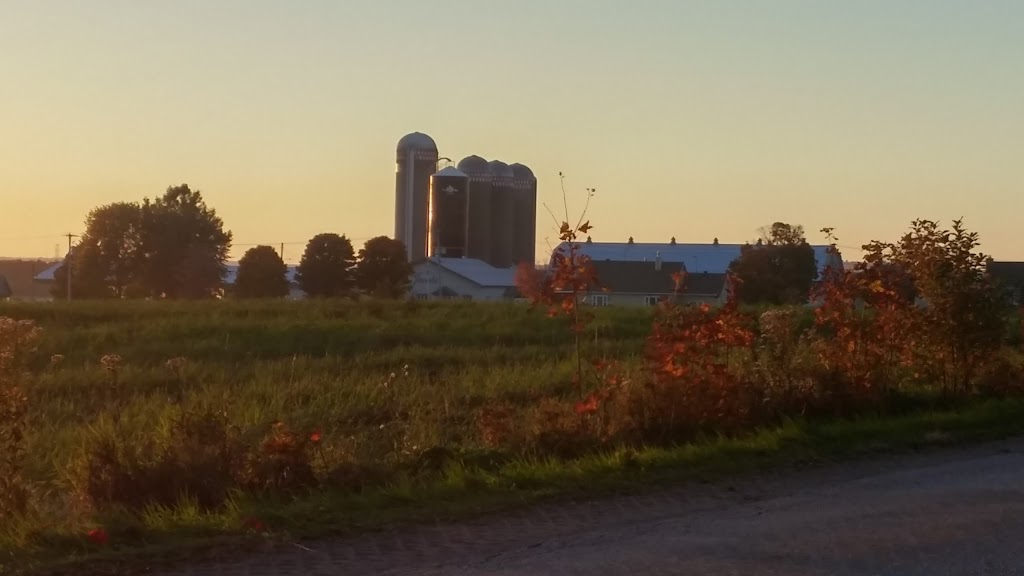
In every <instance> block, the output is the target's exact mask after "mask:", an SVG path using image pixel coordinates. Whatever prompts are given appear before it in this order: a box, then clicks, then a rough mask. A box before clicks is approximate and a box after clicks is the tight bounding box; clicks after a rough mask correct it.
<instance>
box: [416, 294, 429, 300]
mask: <svg viewBox="0 0 1024 576" xmlns="http://www.w3.org/2000/svg"><path fill="white" fill-rule="evenodd" d="M416 299H417V300H426V299H427V295H426V294H417V295H416Z"/></svg>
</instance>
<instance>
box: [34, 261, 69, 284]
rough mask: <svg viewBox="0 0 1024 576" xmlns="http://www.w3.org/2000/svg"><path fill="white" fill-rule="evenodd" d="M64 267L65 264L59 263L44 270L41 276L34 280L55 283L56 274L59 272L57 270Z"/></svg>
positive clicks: (35, 277) (37, 275) (36, 276)
mask: <svg viewBox="0 0 1024 576" xmlns="http://www.w3.org/2000/svg"><path fill="white" fill-rule="evenodd" d="M63 265H64V262H57V263H56V264H53V265H52V266H50V267H49V268H47V269H46V270H43V271H42V272H40V273H39V274H36V275H35V276H33V277H32V279H33V280H35V281H37V282H53V281H54V280H55V278H54V273H55V272H57V269H58V268H60V267H61V266H63Z"/></svg>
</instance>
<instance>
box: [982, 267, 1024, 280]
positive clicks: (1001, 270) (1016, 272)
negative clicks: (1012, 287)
mask: <svg viewBox="0 0 1024 576" xmlns="http://www.w3.org/2000/svg"><path fill="white" fill-rule="evenodd" d="M988 273H989V274H991V275H992V276H994V277H996V278H998V279H999V280H1001V281H1003V282H1005V283H1007V284H1024V262H990V263H989V265H988Z"/></svg>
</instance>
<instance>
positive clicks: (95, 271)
mask: <svg viewBox="0 0 1024 576" xmlns="http://www.w3.org/2000/svg"><path fill="white" fill-rule="evenodd" d="M142 235H143V232H142V211H141V207H140V206H139V204H138V203H136V202H115V203H113V204H107V205H105V206H100V207H98V208H95V209H93V210H92V211H91V212H89V215H88V217H87V218H86V222H85V233H84V234H83V235H82V238H81V240H80V241H79V243H78V245H77V246H75V248H74V250H73V251H72V252H71V254H70V255H69V256H68V257H67V258H65V264H64V265H63V266H61V267H60V268H58V269H57V271H56V273H55V274H54V279H55V280H56V284H55V285H54V287H53V290H52V292H53V295H54V296H55V297H64V296H65V295H66V291H67V273H68V271H67V262H68V260H70V262H71V294H72V297H73V298H76V299H87V298H88V299H93V298H126V297H131V296H134V295H136V294H137V292H138V289H139V282H140V268H141V264H142V254H141V250H140V248H141V242H142Z"/></svg>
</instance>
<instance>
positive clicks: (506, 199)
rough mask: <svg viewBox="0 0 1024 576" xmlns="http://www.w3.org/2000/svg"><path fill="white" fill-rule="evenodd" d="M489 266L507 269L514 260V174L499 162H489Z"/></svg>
mask: <svg viewBox="0 0 1024 576" xmlns="http://www.w3.org/2000/svg"><path fill="white" fill-rule="evenodd" d="M487 166H488V169H489V170H490V173H491V175H492V176H493V177H494V180H493V183H492V185H491V265H492V266H494V267H496V268H508V267H510V266H512V265H513V264H514V260H515V228H514V220H515V173H514V172H512V168H511V167H510V166H509V165H508V164H505V163H504V162H502V161H500V160H491V161H490V162H489V163H488V165H487Z"/></svg>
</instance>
